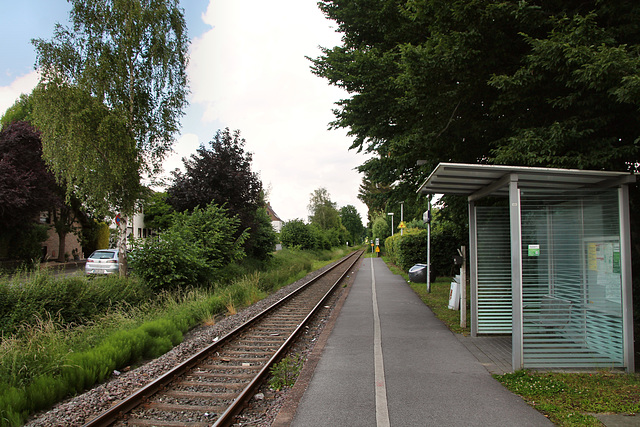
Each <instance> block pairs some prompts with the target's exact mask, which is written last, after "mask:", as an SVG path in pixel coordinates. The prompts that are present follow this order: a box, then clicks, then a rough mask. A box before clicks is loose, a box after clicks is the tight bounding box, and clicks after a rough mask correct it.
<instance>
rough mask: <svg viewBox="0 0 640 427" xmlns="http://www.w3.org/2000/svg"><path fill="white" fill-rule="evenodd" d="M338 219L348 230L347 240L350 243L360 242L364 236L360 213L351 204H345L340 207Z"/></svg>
mask: <svg viewBox="0 0 640 427" xmlns="http://www.w3.org/2000/svg"><path fill="white" fill-rule="evenodd" d="M340 221H341V222H342V225H344V227H345V228H346V229H347V231H348V232H349V235H350V237H349V239H350V240H349V242H351V244H352V245H353V244H356V245H357V244H360V243H362V240H363V239H364V236H365V229H364V225H362V218H361V217H360V213H359V212H358V210H357V209H356V207H355V206H353V205H347V206H343V207H342V208H340Z"/></svg>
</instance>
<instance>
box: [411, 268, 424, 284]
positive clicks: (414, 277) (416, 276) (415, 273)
mask: <svg viewBox="0 0 640 427" xmlns="http://www.w3.org/2000/svg"><path fill="white" fill-rule="evenodd" d="M409 280H410V281H412V282H414V283H427V264H416V265H414V266H413V267H411V268H410V269H409Z"/></svg>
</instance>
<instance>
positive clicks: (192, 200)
mask: <svg viewBox="0 0 640 427" xmlns="http://www.w3.org/2000/svg"><path fill="white" fill-rule="evenodd" d="M245 142H246V141H245V140H244V138H242V137H241V136H240V131H239V130H235V131H233V132H231V131H230V130H229V128H226V129H224V130H218V132H216V134H215V136H214V138H213V140H211V141H210V142H209V146H208V147H207V146H205V145H201V146H200V148H198V150H196V153H195V154H192V155H191V157H190V158H188V159H187V158H184V159H182V161H183V163H184V169H185V170H184V172H183V171H179V170H176V171H174V172H173V184H172V185H171V186H170V187H169V188H168V189H167V194H168V196H169V197H168V198H167V202H168V203H169V204H170V205H171V206H172V207H173V208H174V209H175V210H176V211H178V212H183V211H187V210H188V211H191V210H193V209H194V208H195V207H196V206H201V207H202V206H206V205H208V204H210V203H215V204H217V205H219V206H224V207H225V208H226V209H227V210H228V212H229V214H230V215H232V216H237V217H238V218H239V219H240V229H239V232H241V231H244V230H245V229H249V239H248V240H247V241H246V243H245V250H246V252H247V254H249V255H253V256H257V257H258V258H264V257H265V256H266V252H265V248H264V247H262V246H261V244H260V242H266V240H264V239H263V237H264V235H263V234H264V233H273V229H272V227H271V224H270V223H269V224H268V227H267V226H266V225H265V224H266V223H265V221H264V220H263V219H264V218H263V215H261V213H258V209H260V208H262V207H264V205H265V202H264V200H263V192H262V182H261V181H260V177H259V176H258V174H257V173H255V172H253V171H252V170H251V162H252V160H253V155H252V154H251V153H249V152H245V151H244V145H245ZM259 236H261V237H259ZM272 249H273V248H272V247H271V245H269V247H268V248H266V250H268V252H271V250H272Z"/></svg>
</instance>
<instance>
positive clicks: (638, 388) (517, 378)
mask: <svg viewBox="0 0 640 427" xmlns="http://www.w3.org/2000/svg"><path fill="white" fill-rule="evenodd" d="M383 259H384V261H385V262H386V263H387V265H388V266H389V268H390V269H391V271H392V272H393V273H394V274H399V275H401V276H402V277H404V279H405V280H406V281H407V282H409V276H408V274H407V273H406V272H405V271H402V270H400V269H399V268H398V267H397V266H395V265H393V264H391V263H390V262H389V260H388V259H387V258H385V257H383ZM450 284H451V279H450V278H447V277H439V278H438V279H437V280H436V281H435V283H432V284H431V293H428V292H427V286H426V284H424V283H411V282H409V285H410V286H411V288H412V289H413V290H414V291H415V292H416V294H418V296H419V297H420V298H421V299H422V301H423V302H424V303H425V304H426V305H427V306H428V307H429V308H430V309H431V310H432V311H433V312H434V314H435V315H436V317H438V319H440V320H441V321H442V322H443V323H444V324H446V325H447V327H449V329H450V330H451V331H453V332H456V333H462V334H468V333H469V328H468V327H467V328H464V329H463V328H461V327H460V312H459V311H457V310H449V309H448V308H447V305H448V303H449V289H450ZM469 295H470V293H469V292H468V291H467V297H468V298H469ZM467 307H469V303H468V302H467ZM467 319H470V317H469V311H467ZM493 377H494V378H495V379H496V380H498V381H499V382H500V383H502V384H503V385H504V386H505V387H506V388H507V389H508V390H509V391H511V392H513V393H515V394H517V395H519V396H521V397H522V398H523V399H524V400H525V401H526V402H527V403H528V404H529V405H531V406H533V407H534V408H535V409H537V410H538V411H540V412H542V413H543V414H545V415H546V416H547V417H548V418H549V419H550V420H551V421H552V422H553V423H554V424H556V425H559V426H571V427H574V426H575V427H578V426H602V425H603V424H602V423H601V422H600V421H599V420H598V419H597V418H596V417H594V416H593V415H594V414H629V415H632V414H636V413H639V412H640V376H639V375H637V374H624V373H620V372H610V371H601V372H588V373H560V372H535V371H528V370H523V371H518V372H515V373H510V374H504V375H494V376H493Z"/></svg>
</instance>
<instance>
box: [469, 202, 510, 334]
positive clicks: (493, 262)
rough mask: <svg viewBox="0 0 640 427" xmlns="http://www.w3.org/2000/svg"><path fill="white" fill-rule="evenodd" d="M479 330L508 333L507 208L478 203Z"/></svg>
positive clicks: (508, 259) (508, 225)
mask: <svg viewBox="0 0 640 427" xmlns="http://www.w3.org/2000/svg"><path fill="white" fill-rule="evenodd" d="M476 224H477V235H478V239H477V241H478V249H477V254H478V255H477V256H478V271H477V277H478V293H477V298H478V319H477V322H478V333H479V334H511V312H512V300H511V295H512V291H511V247H510V237H509V236H510V222H509V209H508V208H506V207H494V206H478V207H477V208H476Z"/></svg>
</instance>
